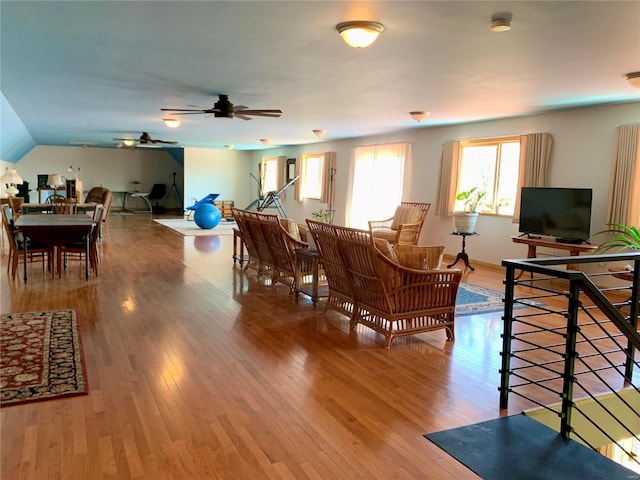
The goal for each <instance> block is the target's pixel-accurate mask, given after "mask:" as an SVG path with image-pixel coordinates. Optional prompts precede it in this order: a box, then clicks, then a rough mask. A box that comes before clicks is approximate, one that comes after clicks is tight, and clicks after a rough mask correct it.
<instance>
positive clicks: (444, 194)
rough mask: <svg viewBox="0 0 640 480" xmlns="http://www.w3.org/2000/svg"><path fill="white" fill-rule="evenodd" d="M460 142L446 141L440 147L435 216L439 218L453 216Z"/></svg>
mask: <svg viewBox="0 0 640 480" xmlns="http://www.w3.org/2000/svg"><path fill="white" fill-rule="evenodd" d="M459 152H460V142H459V141H458V140H448V141H446V142H445V143H444V144H443V145H442V153H441V155H440V181H439V182H438V191H437V194H436V205H435V207H436V208H435V214H436V215H439V216H441V217H450V216H452V215H453V208H454V205H455V193H456V182H457V180H458V156H459Z"/></svg>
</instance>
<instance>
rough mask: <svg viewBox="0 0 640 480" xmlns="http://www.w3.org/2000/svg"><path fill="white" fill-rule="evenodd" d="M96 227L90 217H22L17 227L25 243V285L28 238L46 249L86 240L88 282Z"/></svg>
mask: <svg viewBox="0 0 640 480" xmlns="http://www.w3.org/2000/svg"><path fill="white" fill-rule="evenodd" d="M95 225H96V223H95V222H94V221H93V218H92V217H90V216H89V215H20V217H19V218H18V219H17V220H16V222H15V226H16V228H18V230H19V231H20V233H21V234H22V238H23V241H24V283H27V255H28V242H27V238H29V239H30V240H31V241H32V242H34V243H38V244H40V245H44V246H46V247H60V246H64V245H68V244H70V243H73V242H76V241H78V240H84V241H85V248H86V252H85V253H86V254H85V277H86V279H87V280H88V279H89V237H90V235H89V234H90V233H91V230H92V229H93V228H94V227H95ZM58 268H59V267H58Z"/></svg>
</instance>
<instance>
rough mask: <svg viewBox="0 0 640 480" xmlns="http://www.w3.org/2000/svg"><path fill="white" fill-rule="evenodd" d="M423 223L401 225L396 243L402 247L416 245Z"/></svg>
mask: <svg viewBox="0 0 640 480" xmlns="http://www.w3.org/2000/svg"><path fill="white" fill-rule="evenodd" d="M422 224H423V221H422V220H420V221H418V222H413V223H401V224H400V227H399V228H398V235H397V236H396V243H398V244H403V245H417V244H418V237H419V236H420V230H422Z"/></svg>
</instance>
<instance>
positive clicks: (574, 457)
mask: <svg viewBox="0 0 640 480" xmlns="http://www.w3.org/2000/svg"><path fill="white" fill-rule="evenodd" d="M424 436H425V437H426V438H427V439H428V440H430V441H431V442H433V443H434V444H436V445H437V446H438V447H440V448H441V449H442V450H444V451H445V452H446V453H448V454H449V455H451V456H452V457H453V458H455V459H456V460H457V461H459V462H460V463H462V464H464V465H465V466H466V467H467V468H468V469H469V470H472V471H473V472H474V473H476V474H477V475H478V476H480V477H482V478H483V479H484V480H514V479H518V480H547V479H548V480H558V479H562V480H574V479H575V480H586V479H592V478H593V479H595V478H602V479H604V478H606V479H607V480H618V479H619V480H629V479H638V478H640V475H638V474H635V473H634V472H632V471H631V470H628V469H626V468H625V467H623V466H621V465H618V464H617V463H614V462H612V461H611V460H609V459H608V458H606V457H604V456H603V455H601V454H599V453H598V452H596V451H595V450H592V449H590V448H587V447H585V446H583V445H581V444H579V443H577V442H574V441H571V440H570V441H564V440H563V439H562V437H561V436H560V435H559V434H558V433H557V432H555V431H554V430H552V429H551V428H549V427H547V426H545V425H543V424H541V423H540V422H537V421H536V420H533V419H531V418H529V417H526V416H524V415H514V416H511V417H502V418H498V419H495V420H489V421H487V422H481V423H476V424H474V425H469V426H466V427H459V428H453V429H451V430H444V431H441V432H435V433H428V434H426V435H424Z"/></svg>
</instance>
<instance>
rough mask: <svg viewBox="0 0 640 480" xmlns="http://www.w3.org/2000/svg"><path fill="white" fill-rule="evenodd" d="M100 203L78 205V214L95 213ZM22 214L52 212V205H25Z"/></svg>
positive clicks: (21, 210)
mask: <svg viewBox="0 0 640 480" xmlns="http://www.w3.org/2000/svg"><path fill="white" fill-rule="evenodd" d="M98 205H100V204H99V203H92V202H90V203H76V211H77V212H93V211H94V210H95V209H96V207H97V206H98ZM20 212H21V213H24V214H27V213H42V212H51V204H50V203H23V204H22V206H21V207H20Z"/></svg>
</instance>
